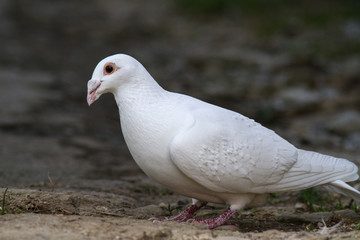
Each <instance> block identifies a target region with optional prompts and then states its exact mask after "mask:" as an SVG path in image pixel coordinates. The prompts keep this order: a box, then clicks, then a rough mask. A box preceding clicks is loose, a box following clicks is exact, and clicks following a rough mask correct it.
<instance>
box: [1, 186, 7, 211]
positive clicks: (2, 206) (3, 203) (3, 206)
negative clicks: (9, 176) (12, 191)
mask: <svg viewBox="0 0 360 240" xmlns="http://www.w3.org/2000/svg"><path fill="white" fill-rule="evenodd" d="M7 190H8V188H6V189H5V191H4V194H3V199H2V205H1V213H0V214H1V215H4V214H5V213H6V212H8V209H7V208H6V207H5V200H6V193H7Z"/></svg>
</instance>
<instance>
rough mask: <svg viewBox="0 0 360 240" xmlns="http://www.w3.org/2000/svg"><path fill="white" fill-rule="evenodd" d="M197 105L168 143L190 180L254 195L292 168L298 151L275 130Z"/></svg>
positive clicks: (210, 186) (222, 110)
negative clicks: (255, 191) (255, 188)
mask: <svg viewBox="0 0 360 240" xmlns="http://www.w3.org/2000/svg"><path fill="white" fill-rule="evenodd" d="M200 105H201V107H195V108H193V109H192V110H189V111H188V112H187V113H188V116H187V118H186V119H187V120H186V121H185V120H184V122H183V125H185V126H184V127H183V128H182V130H180V131H179V132H178V133H177V134H176V135H175V137H174V138H173V140H172V142H171V144H170V157H171V160H172V161H173V162H174V164H175V165H176V166H177V167H178V168H179V169H180V170H181V171H182V172H183V173H184V174H185V175H187V176H188V177H189V178H191V179H193V180H195V181H196V182H198V183H200V184H201V185H203V186H204V187H206V188H208V189H210V190H212V191H216V192H229V193H240V192H252V189H253V188H254V187H257V188H258V189H260V188H261V186H267V185H273V184H275V183H277V182H278V181H280V180H281V179H282V178H283V176H284V174H285V173H286V172H287V171H288V170H289V169H290V168H291V167H292V166H293V165H294V164H295V162H296V159H297V149H296V148H295V147H294V146H293V145H291V144H290V143H288V142H287V141H285V140H284V139H282V138H281V137H279V136H278V135H277V134H275V133H274V132H273V131H271V130H269V129H267V128H265V127H263V126H261V125H260V124H258V123H256V122H254V121H253V120H252V119H249V118H247V117H245V116H243V115H241V114H238V113H235V112H232V111H229V110H226V109H223V108H220V107H217V106H214V105H210V104H200ZM259 187H260V188H259ZM259 191H262V190H261V189H260V190H259Z"/></svg>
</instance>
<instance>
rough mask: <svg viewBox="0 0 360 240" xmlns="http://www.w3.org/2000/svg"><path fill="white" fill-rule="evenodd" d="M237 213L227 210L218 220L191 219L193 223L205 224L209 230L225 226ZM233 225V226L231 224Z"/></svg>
mask: <svg viewBox="0 0 360 240" xmlns="http://www.w3.org/2000/svg"><path fill="white" fill-rule="evenodd" d="M234 213H236V210H231V209H230V208H229V209H228V210H226V211H225V212H224V213H223V214H221V215H220V216H218V217H216V218H211V219H190V221H192V222H199V223H204V224H205V225H206V226H207V227H208V228H209V229H213V228H216V227H218V226H221V225H223V224H226V223H225V222H226V221H227V220H229V218H230V217H231V216H232V215H234ZM230 225H232V224H230Z"/></svg>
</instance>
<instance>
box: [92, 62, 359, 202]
mask: <svg viewBox="0 0 360 240" xmlns="http://www.w3.org/2000/svg"><path fill="white" fill-rule="evenodd" d="M107 62H111V63H114V64H115V66H116V67H118V68H117V69H118V70H117V71H116V72H114V73H113V74H112V75H111V76H104V74H103V68H104V64H106V63H107ZM92 78H93V79H92V80H90V81H97V84H89V86H92V85H96V86H98V85H99V82H100V83H101V85H100V86H99V88H98V89H99V90H98V91H99V93H97V91H95V90H94V91H91V90H92V89H89V91H88V92H89V93H91V94H92V96H94V98H92V99H95V97H96V99H97V98H98V97H99V96H100V95H101V94H102V93H105V92H112V93H113V94H114V96H115V99H116V102H117V104H118V107H119V112H120V121H121V126H122V131H123V135H124V137H125V140H126V143H127V145H128V147H129V150H130V152H131V154H132V156H133V158H134V159H135V161H136V162H137V164H138V165H139V166H140V168H141V169H142V170H143V171H144V172H145V173H146V174H147V175H149V176H150V177H153V178H154V179H156V180H157V181H159V182H160V183H162V184H164V185H165V186H167V187H169V188H171V189H173V190H174V191H176V192H179V193H181V194H183V195H186V196H189V197H192V198H196V199H199V200H202V201H207V202H216V203H226V204H230V205H231V206H232V208H233V209H239V208H242V207H244V206H245V205H247V204H249V203H251V202H252V201H253V200H254V199H256V198H257V196H258V194H264V193H269V192H277V191H290V190H300V189H304V188H308V187H312V186H316V185H327V186H328V188H331V189H332V190H335V191H337V192H339V193H342V194H345V195H348V196H350V197H353V198H356V199H360V193H359V192H358V191H357V190H355V189H353V188H352V187H350V186H349V185H347V184H346V183H344V182H345V181H354V180H356V179H357V178H358V175H357V167H356V166H355V164H353V163H351V162H350V161H348V160H345V159H340V158H334V157H331V156H326V155H322V154H319V153H315V152H309V151H304V150H298V149H296V148H295V147H294V146H293V145H292V144H290V143H289V142H287V141H286V140H284V139H283V138H281V137H280V136H278V135H277V134H276V133H274V132H273V131H271V130H269V129H267V128H265V127H263V126H261V125H260V124H258V123H256V122H254V121H253V120H251V119H249V118H247V117H245V116H243V115H241V114H238V113H236V112H233V111H230V110H227V109H224V108H221V107H217V106H215V105H211V104H208V103H206V102H203V101H200V100H198V99H195V98H192V97H189V96H186V95H182V94H176V93H171V92H168V91H165V90H164V89H162V88H161V87H160V86H159V85H158V84H157V83H156V81H155V80H154V79H153V78H152V77H151V76H150V74H149V73H148V72H147V71H146V70H145V68H144V67H143V66H142V65H141V64H140V63H139V62H137V61H136V60H135V59H133V58H131V57H129V56H126V55H114V56H111V57H108V58H106V59H104V60H103V61H101V62H100V63H99V64H98V66H97V67H96V69H95V71H94V74H93V77H92ZM90 83H91V82H90ZM92 101H93V100H92ZM92 101H90V103H89V104H91V103H92ZM94 101H96V100H94Z"/></svg>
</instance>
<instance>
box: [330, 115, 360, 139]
mask: <svg viewBox="0 0 360 240" xmlns="http://www.w3.org/2000/svg"><path fill="white" fill-rule="evenodd" d="M325 124H326V127H327V129H328V130H329V131H330V132H335V133H337V134H342V135H347V134H351V133H353V132H357V131H360V113H359V112H358V111H355V110H348V111H344V112H341V113H338V114H336V115H334V116H333V117H332V118H331V119H329V120H328V121H327V122H326V123H325Z"/></svg>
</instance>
